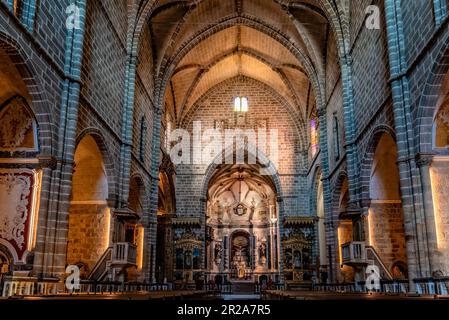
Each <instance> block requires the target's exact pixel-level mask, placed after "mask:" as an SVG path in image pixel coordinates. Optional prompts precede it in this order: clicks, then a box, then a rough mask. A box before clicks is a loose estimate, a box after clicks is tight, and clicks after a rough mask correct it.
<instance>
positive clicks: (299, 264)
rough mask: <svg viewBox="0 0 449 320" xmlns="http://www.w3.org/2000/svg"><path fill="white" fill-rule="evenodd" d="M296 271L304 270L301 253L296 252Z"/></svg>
mask: <svg viewBox="0 0 449 320" xmlns="http://www.w3.org/2000/svg"><path fill="white" fill-rule="evenodd" d="M294 264H295V269H302V262H301V252H299V251H295V262H294Z"/></svg>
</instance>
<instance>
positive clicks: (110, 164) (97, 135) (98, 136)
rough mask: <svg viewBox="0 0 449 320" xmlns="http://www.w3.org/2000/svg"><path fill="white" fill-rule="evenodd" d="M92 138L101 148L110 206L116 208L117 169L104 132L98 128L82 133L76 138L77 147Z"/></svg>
mask: <svg viewBox="0 0 449 320" xmlns="http://www.w3.org/2000/svg"><path fill="white" fill-rule="evenodd" d="M87 136H91V137H92V138H93V139H94V140H95V143H96V144H97V147H98V148H99V150H100V152H101V154H102V157H103V163H104V166H105V170H106V178H107V181H108V199H107V200H108V202H109V203H110V206H112V207H114V206H115V203H116V201H117V187H116V172H117V171H116V168H115V165H114V161H113V159H112V156H111V153H110V151H109V147H108V145H107V143H106V141H107V140H106V139H105V137H104V136H103V134H102V132H101V131H100V130H99V129H97V128H87V129H85V130H83V131H81V133H80V134H78V136H77V138H76V146H78V145H79V143H80V142H81V141H82V140H83V138H85V137H87Z"/></svg>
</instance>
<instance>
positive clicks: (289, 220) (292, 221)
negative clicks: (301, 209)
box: [284, 217, 318, 226]
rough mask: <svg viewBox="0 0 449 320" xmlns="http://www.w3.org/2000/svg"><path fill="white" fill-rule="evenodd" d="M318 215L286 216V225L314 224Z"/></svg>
mask: <svg viewBox="0 0 449 320" xmlns="http://www.w3.org/2000/svg"><path fill="white" fill-rule="evenodd" d="M317 221H318V217H285V218H284V226H298V225H303V226H307V225H314V224H315V223H316V222H317Z"/></svg>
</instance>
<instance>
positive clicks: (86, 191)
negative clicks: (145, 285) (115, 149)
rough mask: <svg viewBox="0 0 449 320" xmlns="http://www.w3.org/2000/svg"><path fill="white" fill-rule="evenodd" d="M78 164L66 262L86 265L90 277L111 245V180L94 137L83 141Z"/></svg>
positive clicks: (70, 212) (84, 266)
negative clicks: (109, 182)
mask: <svg viewBox="0 0 449 320" xmlns="http://www.w3.org/2000/svg"><path fill="white" fill-rule="evenodd" d="M74 162H75V166H74V173H73V178H72V195H71V203H70V209H69V221H68V239H67V240H68V241H67V242H68V244H67V258H66V259H67V264H72V265H82V266H83V270H82V271H83V276H84V277H88V276H89V275H90V273H91V272H92V271H93V270H94V269H95V266H96V264H97V263H98V261H99V260H100V258H101V257H102V256H103V254H104V253H105V251H106V250H108V249H109V246H110V243H111V242H110V241H111V239H110V230H111V213H110V208H109V204H108V202H107V200H108V196H109V191H108V190H109V186H108V178H107V174H106V169H105V164H104V160H103V155H102V153H101V151H100V148H99V147H98V144H97V143H96V141H95V139H94V138H93V137H92V136H91V135H86V136H84V137H83V138H82V139H81V141H80V142H79V144H78V146H77V148H76V151H75V157H74Z"/></svg>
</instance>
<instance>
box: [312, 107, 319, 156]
mask: <svg viewBox="0 0 449 320" xmlns="http://www.w3.org/2000/svg"><path fill="white" fill-rule="evenodd" d="M310 148H311V155H312V158H313V157H314V156H315V155H316V154H317V152H318V149H319V123H318V117H317V116H316V115H314V114H312V116H311V117H310Z"/></svg>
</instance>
